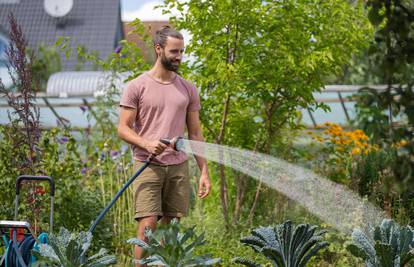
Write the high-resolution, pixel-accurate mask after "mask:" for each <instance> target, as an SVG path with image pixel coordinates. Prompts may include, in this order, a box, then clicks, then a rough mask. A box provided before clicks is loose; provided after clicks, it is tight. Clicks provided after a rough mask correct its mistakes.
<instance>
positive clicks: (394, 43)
mask: <svg viewBox="0 0 414 267" xmlns="http://www.w3.org/2000/svg"><path fill="white" fill-rule="evenodd" d="M367 6H368V8H369V14H368V17H369V19H370V21H371V23H372V24H373V25H374V26H375V30H376V32H375V37H374V40H373V41H372V45H371V47H370V49H369V53H370V58H371V59H372V61H373V62H374V63H375V64H376V65H377V66H378V68H379V69H380V73H379V75H381V76H382V77H383V82H384V83H385V84H386V85H387V87H386V89H385V90H383V91H380V92H378V91H375V90H369V89H364V90H362V91H361V93H359V94H358V95H357V98H358V102H359V103H358V105H357V118H358V117H360V119H359V120H358V121H357V122H358V123H360V124H361V126H362V127H364V128H365V129H367V130H368V131H369V132H370V133H371V134H372V135H373V136H374V137H375V139H376V140H377V142H381V141H385V142H387V143H389V144H391V143H396V142H398V141H401V140H405V141H407V142H408V145H407V146H406V147H405V149H404V151H403V153H399V154H397V159H396V160H397V161H398V162H401V163H402V164H401V165H400V166H398V167H397V166H396V168H395V169H393V172H394V175H395V178H396V181H397V182H399V183H400V184H401V188H403V187H405V188H410V187H412V185H413V184H414V175H413V173H414V162H413V160H412V155H414V141H413V140H414V135H413V129H414V101H413V100H414V93H413V79H412V70H413V68H414V65H413V63H414V45H413V40H414V39H413V34H414V31H413V27H412V25H413V23H414V16H413V14H414V6H413V4H412V2H411V1H400V0H392V1H385V0H370V1H368V2H367ZM394 121H398V124H399V127H395V126H396V125H395V123H394ZM401 193H402V194H407V193H409V192H406V190H403V191H402V192H401Z"/></svg>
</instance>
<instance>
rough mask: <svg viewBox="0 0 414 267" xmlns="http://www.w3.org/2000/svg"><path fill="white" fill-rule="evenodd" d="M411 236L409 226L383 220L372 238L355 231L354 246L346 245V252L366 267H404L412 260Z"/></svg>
mask: <svg viewBox="0 0 414 267" xmlns="http://www.w3.org/2000/svg"><path fill="white" fill-rule="evenodd" d="M413 236H414V231H413V229H412V228H411V227H410V226H409V225H408V226H404V227H401V226H399V225H398V224H397V223H395V222H394V221H393V220H389V219H384V220H383V221H382V223H381V224H380V225H379V226H377V227H376V228H375V230H374V231H373V233H372V236H368V235H366V234H365V233H364V232H362V231H360V230H358V229H355V230H354V232H353V233H352V238H353V241H354V244H350V245H348V250H349V251H350V252H351V253H352V254H353V255H354V256H356V257H359V258H362V259H363V260H364V261H365V264H366V266H373V267H376V266H378V267H380V266H381V267H382V266H395V267H397V266H398V267H399V266H406V265H407V264H409V263H410V262H412V260H413V259H414V254H413V252H412V249H413V248H414V241H413Z"/></svg>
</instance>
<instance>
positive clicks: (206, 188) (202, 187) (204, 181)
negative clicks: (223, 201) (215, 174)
mask: <svg viewBox="0 0 414 267" xmlns="http://www.w3.org/2000/svg"><path fill="white" fill-rule="evenodd" d="M210 189H211V183H210V178H208V176H207V175H201V177H200V182H199V184H198V196H199V197H201V198H205V197H206V196H207V195H208V194H209V193H210Z"/></svg>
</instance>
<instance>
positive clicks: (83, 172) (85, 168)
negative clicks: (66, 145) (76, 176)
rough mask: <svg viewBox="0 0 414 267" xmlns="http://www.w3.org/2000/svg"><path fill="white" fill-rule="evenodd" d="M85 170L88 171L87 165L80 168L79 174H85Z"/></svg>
mask: <svg viewBox="0 0 414 267" xmlns="http://www.w3.org/2000/svg"><path fill="white" fill-rule="evenodd" d="M87 172H88V168H87V167H83V168H82V169H81V174H82V175H85V174H86V173H87Z"/></svg>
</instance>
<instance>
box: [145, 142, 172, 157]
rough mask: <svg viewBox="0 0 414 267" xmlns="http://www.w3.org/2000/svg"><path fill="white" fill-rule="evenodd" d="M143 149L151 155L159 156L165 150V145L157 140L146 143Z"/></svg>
mask: <svg viewBox="0 0 414 267" xmlns="http://www.w3.org/2000/svg"><path fill="white" fill-rule="evenodd" d="M144 148H145V149H146V150H147V151H148V152H149V153H151V154H153V155H159V154H161V153H162V152H163V151H164V150H165V149H166V148H167V145H165V144H163V143H161V142H160V141H159V140H155V141H148V143H147V144H146V145H145V147H144Z"/></svg>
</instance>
